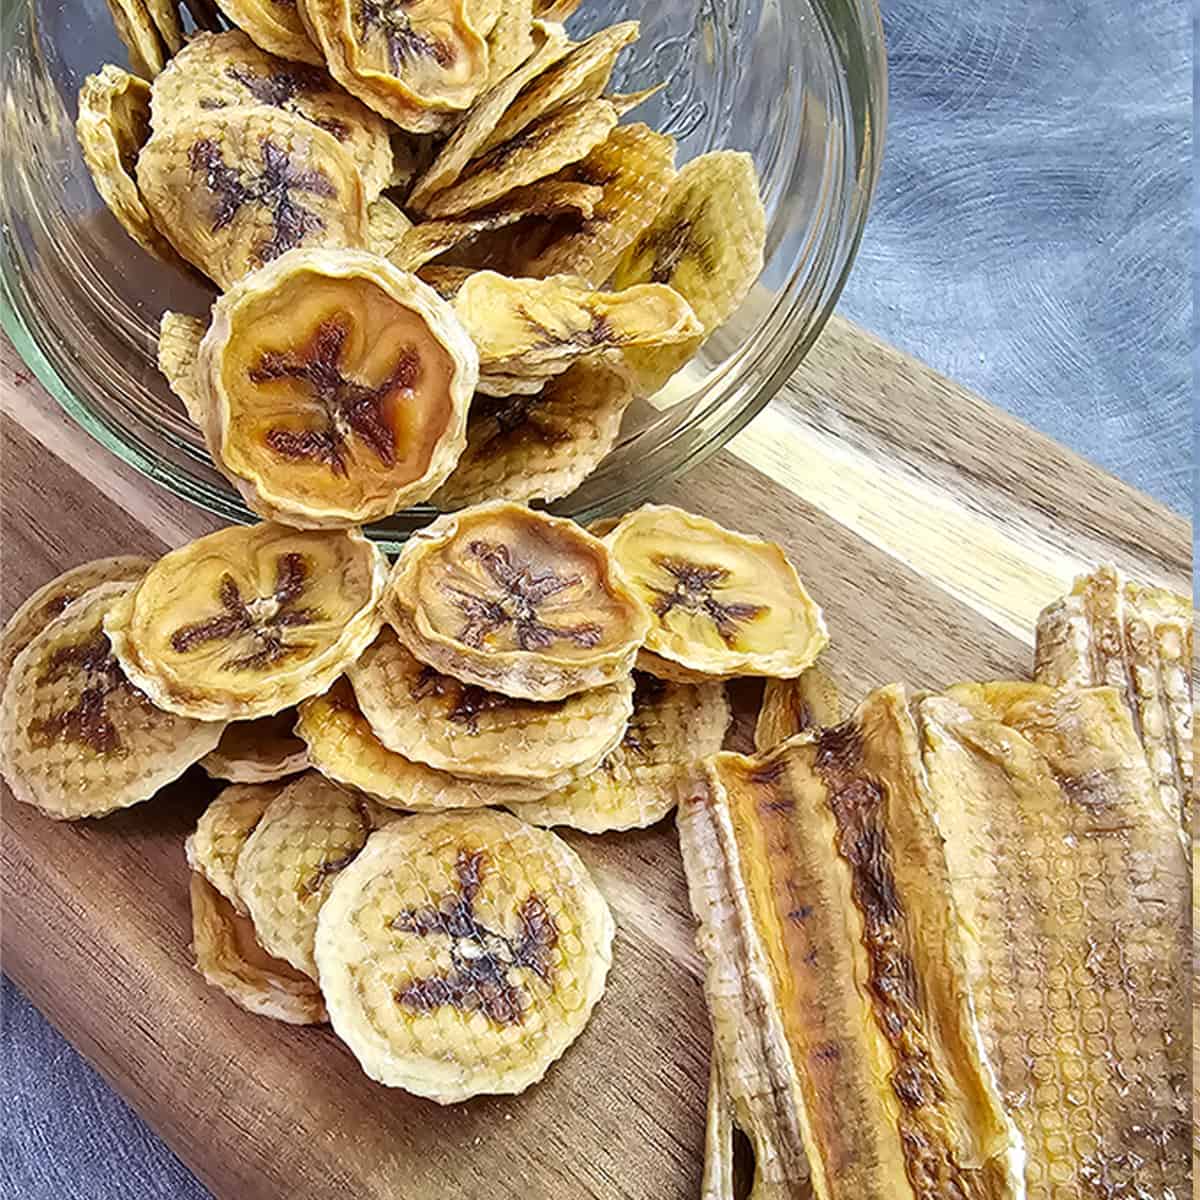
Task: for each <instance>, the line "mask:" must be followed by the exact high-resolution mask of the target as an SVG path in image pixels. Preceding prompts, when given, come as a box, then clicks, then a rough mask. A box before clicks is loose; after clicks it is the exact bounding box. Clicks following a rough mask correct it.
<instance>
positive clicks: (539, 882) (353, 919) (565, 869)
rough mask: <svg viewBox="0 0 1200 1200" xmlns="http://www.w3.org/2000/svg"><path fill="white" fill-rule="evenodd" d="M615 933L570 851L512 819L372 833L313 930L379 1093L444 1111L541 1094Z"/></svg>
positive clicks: (573, 1033)
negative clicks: (498, 1097)
mask: <svg viewBox="0 0 1200 1200" xmlns="http://www.w3.org/2000/svg"><path fill="white" fill-rule="evenodd" d="M612 938H613V920H612V915H611V914H610V913H609V910H608V905H607V904H606V903H605V901H604V897H603V896H602V895H601V894H600V892H599V890H598V889H597V887H596V885H595V884H594V883H593V882H592V880H591V878H590V876H589V875H588V872H587V869H586V867H584V865H583V863H582V862H581V861H580V860H579V858H578V856H577V855H576V854H575V852H574V851H573V850H571V848H570V847H569V846H567V844H566V843H565V842H563V841H562V840H561V839H559V838H557V837H556V836H555V835H554V834H552V833H548V832H546V831H545V830H541V829H534V828H533V827H532V826H529V825H526V824H524V823H522V822H521V821H518V820H517V819H516V818H515V817H512V816H509V815H508V814H507V813H499V812H492V811H488V810H484V811H480V812H472V813H436V814H429V815H424V816H415V817H408V818H406V819H405V820H403V821H400V822H398V823H397V824H396V825H393V826H392V827H391V828H389V829H385V830H382V831H381V832H380V833H377V834H374V835H373V836H372V837H371V840H370V841H369V842H368V844H367V848H366V850H364V851H363V852H362V854H360V855H359V857H358V859H357V860H356V861H355V862H354V863H352V864H351V865H350V866H349V867H347V868H346V870H345V871H343V872H342V874H341V875H340V877H339V878H338V880H337V882H336V883H335V885H334V887H333V889H332V891H331V893H330V896H329V899H328V900H327V901H326V902H325V905H324V907H323V908H322V910H321V914H320V918H319V920H318V923H317V938H316V960H317V966H318V968H319V970H320V978H321V989H322V991H323V992H324V994H325V1003H326V1005H327V1007H328V1009H329V1017H330V1021H331V1022H332V1024H333V1028H334V1030H335V1032H336V1033H337V1035H338V1036H339V1037H340V1038H341V1039H342V1040H343V1041H344V1042H345V1043H346V1044H347V1045H348V1046H349V1047H350V1049H351V1051H352V1052H353V1053H354V1055H355V1056H356V1057H357V1058H358V1060H359V1062H360V1063H361V1064H362V1067H363V1070H364V1071H366V1073H367V1074H368V1075H369V1076H370V1077H371V1078H372V1079H375V1080H377V1081H378V1082H380V1083H384V1084H387V1085H388V1086H389V1087H401V1088H404V1089H405V1090H407V1091H410V1092H413V1093H415V1094H417V1095H419V1096H426V1097H428V1098H429V1099H431V1100H436V1101H437V1102H438V1103H440V1104H452V1103H455V1102H457V1101H460V1100H466V1099H467V1098H469V1097H471V1096H476V1095H480V1094H483V1093H505V1094H512V1093H517V1092H522V1091H524V1090H525V1089H526V1088H527V1087H529V1086H530V1085H531V1084H533V1083H536V1082H537V1081H538V1080H539V1079H541V1078H542V1076H543V1075H544V1074H545V1073H546V1071H547V1070H548V1069H549V1067H550V1065H551V1064H552V1063H553V1062H554V1061H555V1060H556V1059H558V1058H559V1057H560V1056H561V1055H562V1054H563V1053H564V1052H565V1051H566V1049H567V1047H568V1046H569V1045H570V1044H571V1043H572V1042H573V1041H574V1040H575V1039H576V1038H577V1037H578V1036H579V1034H580V1033H582V1031H583V1029H584V1027H585V1026H586V1024H587V1022H588V1019H589V1017H590V1016H591V1012H592V1009H593V1008H594V1006H595V1004H596V1002H597V1001H598V1000H599V999H600V996H601V994H602V993H603V991H604V984H605V978H606V976H607V974H608V967H609V963H610V962H611V958H612Z"/></svg>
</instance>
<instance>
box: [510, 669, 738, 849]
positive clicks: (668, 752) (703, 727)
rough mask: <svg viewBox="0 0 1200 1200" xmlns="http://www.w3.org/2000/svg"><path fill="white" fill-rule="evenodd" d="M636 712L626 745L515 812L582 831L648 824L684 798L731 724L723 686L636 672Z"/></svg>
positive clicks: (531, 819) (525, 818) (539, 822)
mask: <svg viewBox="0 0 1200 1200" xmlns="http://www.w3.org/2000/svg"><path fill="white" fill-rule="evenodd" d="M636 678H637V688H636V690H635V692H634V697H633V717H632V719H631V720H630V722H629V728H628V729H627V730H626V731H625V737H624V739H623V740H622V741H621V744H620V745H619V746H617V748H616V749H615V750H613V752H612V753H611V754H609V756H608V757H607V758H606V759H605V760H604V762H603V763H601V764H600V769H599V770H598V771H592V772H591V773H589V774H588V775H586V776H584V777H583V778H581V779H580V780H578V782H576V783H573V784H570V785H568V786H567V787H565V788H562V789H560V790H559V791H557V792H551V793H550V794H549V795H547V796H544V797H543V798H542V799H541V800H535V801H534V802H533V803H532V804H514V805H512V806H511V808H512V811H513V812H514V813H516V815H517V816H518V817H520V818H521V820H523V821H528V822H529V823H530V824H531V825H569V826H570V827H571V828H573V829H581V830H583V831H584V832H585V833H608V832H611V831H614V830H619V829H644V828H645V827H646V826H648V825H653V824H655V823H656V822H658V821H661V820H662V818H663V817H665V816H666V815H667V813H669V812H671V810H672V809H674V807H675V806H676V804H679V803H681V802H682V801H684V800H685V799H686V798H687V797H688V795H689V794H690V792H691V790H692V788H693V787H694V785H695V783H696V778H697V769H696V764H697V763H698V762H699V761H700V760H701V759H702V758H706V757H707V756H708V755H710V754H716V753H717V751H718V750H720V749H721V746H722V744H723V742H724V740H725V730H726V729H727V728H728V727H729V716H730V711H729V702H728V701H727V700H726V698H725V687H724V685H723V684H721V683H711V682H710V683H702V684H698V685H693V684H687V683H669V682H667V681H666V680H665V679H655V678H654V676H653V675H642V674H639V675H638V676H637V677H636Z"/></svg>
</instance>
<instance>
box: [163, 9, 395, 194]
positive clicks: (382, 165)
mask: <svg viewBox="0 0 1200 1200" xmlns="http://www.w3.org/2000/svg"><path fill="white" fill-rule="evenodd" d="M255 105H266V106H268V107H270V108H279V109H283V110H284V111H285V112H289V113H291V114H292V115H293V116H297V117H303V118H304V119H305V120H306V121H311V122H312V123H313V124H314V125H316V126H318V127H320V128H321V129H323V130H325V132H326V133H328V134H330V135H331V136H332V137H333V138H334V139H335V140H336V141H338V142H340V143H341V144H342V145H343V146H344V147H345V149H346V150H348V151H349V152H350V155H351V157H352V158H353V159H354V162H355V165H356V166H357V167H358V170H359V173H360V174H361V175H362V181H363V188H364V189H365V192H366V198H367V200H368V201H370V200H374V199H375V198H376V197H377V196H378V195H379V193H380V192H381V191H382V190H383V189H384V188H385V187H387V186H388V185H389V184H390V182H391V177H392V144H391V134H390V131H389V128H388V124H387V122H386V121H385V120H384V119H383V118H382V117H381V116H379V114H378V113H375V112H372V111H371V109H369V108H367V106H366V105H365V104H362V103H360V102H359V101H358V100H355V99H354V97H353V96H348V95H347V94H346V93H345V92H344V91H343V90H342V89H341V88H340V87H338V86H337V84H335V83H334V82H333V80H332V79H331V78H330V77H329V75H327V74H326V73H325V72H324V71H322V70H320V69H318V68H316V67H312V66H309V65H307V64H305V63H297V62H289V61H288V60H287V59H283V58H278V57H276V56H275V55H273V54H268V53H267V52H266V51H264V50H260V49H259V48H258V46H256V45H255V44H254V43H253V42H252V41H251V40H250V38H249V37H247V36H246V34H244V33H243V32H242V31H241V30H240V29H231V30H227V31H226V32H224V33H200V34H197V35H196V36H195V37H193V38H192V40H191V41H190V42H189V43H188V44H187V46H186V47H184V49H183V50H181V51H180V52H179V53H178V54H176V55H175V57H174V58H173V59H171V61H170V63H168V64H167V68H166V70H165V71H163V72H162V74H161V75H159V76H158V78H157V79H155V81H154V88H153V91H152V93H151V98H150V111H151V120H152V123H153V125H154V128H155V129H156V130H161V129H165V128H167V127H168V126H170V125H172V124H174V123H175V122H176V121H178V120H179V119H180V118H181V117H185V116H191V115H194V114H195V113H196V112H197V111H211V110H212V109H218V108H232V107H237V106H241V107H246V106H255Z"/></svg>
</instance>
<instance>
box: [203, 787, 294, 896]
mask: <svg viewBox="0 0 1200 1200" xmlns="http://www.w3.org/2000/svg"><path fill="white" fill-rule="evenodd" d="M286 786H287V785H286V784H284V783H279V782H274V783H235V784H233V785H232V786H231V787H227V788H223V789H222V790H221V792H220V793H219V794H218V795H217V797H216V799H214V800H213V801H212V803H210V804H209V806H208V807H207V808H206V809H205V810H204V811H203V812H202V813H201V814H200V819H199V821H197V822H196V828H195V830H194V831H193V832H192V833H190V834H189V835H188V838H187V841H185V842H184V844H183V849H184V853H185V854H186V856H187V862H188V866H189V867H191V869H192V870H193V871H197V872H199V873H200V874H201V875H203V876H204V878H205V879H207V880H208V882H209V883H210V884H212V886H213V887H214V888H216V889H217V891H218V892H220V894H221V895H222V896H224V897H225V899H226V900H228V901H229V903H230V904H232V905H233V907H234V908H235V909H236V910H237V911H238V912H240V913H243V914H244V913H245V912H246V906H245V904H244V903H243V902H242V898H241V897H240V896H239V895H238V890H237V883H236V880H235V874H236V871H237V860H238V855H240V854H241V852H242V850H243V848H244V847H245V845H246V842H247V841H248V840H249V838H250V835H251V834H252V833H253V832H254V831H255V829H257V828H258V823H259V821H261V820H262V817H263V813H265V812H266V811H267V808H268V807H269V805H270V803H271V801H272V800H274V799H275V797H276V796H278V795H279V793H280V792H282V791H283V789H284V788H285V787H286Z"/></svg>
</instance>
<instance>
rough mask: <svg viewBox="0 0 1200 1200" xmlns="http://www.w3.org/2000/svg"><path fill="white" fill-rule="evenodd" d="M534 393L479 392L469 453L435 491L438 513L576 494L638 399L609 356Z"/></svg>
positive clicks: (569, 371) (584, 364) (574, 369)
mask: <svg viewBox="0 0 1200 1200" xmlns="http://www.w3.org/2000/svg"><path fill="white" fill-rule="evenodd" d="M532 383H533V386H534V388H535V389H536V391H535V394H534V395H519V394H518V395H511V396H508V397H496V398H493V397H490V396H483V395H477V396H476V397H475V401H474V403H473V404H472V406H471V414H470V419H469V421H468V423H467V448H466V450H464V451H463V454H462V457H461V458H460V459H459V460H458V465H457V466H456V467H455V468H454V470H453V471H452V472H451V473H450V478H449V479H447V480H446V482H445V483H444V484H442V486H441V488H440V489H439V490H438V491H437V492H436V493H434V497H433V500H434V503H435V504H437V505H438V507H439V508H443V509H452V508H462V507H464V506H466V505H468V504H478V503H481V502H482V501H484V500H488V499H499V500H557V499H558V498H559V497H560V496H566V495H569V494H570V493H571V492H573V491H574V490H575V489H576V488H577V487H578V486H579V485H580V484H581V483H582V482H583V481H584V480H585V479H586V478H587V477H588V476H589V475H590V474H591V473H592V472H593V471H594V470H595V469H596V467H597V466H599V464H600V462H601V460H602V459H603V458H604V456H605V455H606V454H607V453H608V452H609V451H610V450H611V449H612V447H613V445H614V443H615V442H616V440H617V436H618V435H619V433H620V431H621V417H622V416H623V415H624V412H625V410H626V408H628V407H629V404H630V402H631V401H632V400H633V389H632V388H631V386H630V383H629V379H628V378H627V376H626V375H625V373H624V372H623V371H622V370H621V369H620V368H619V367H618V366H616V365H614V364H612V363H610V362H607V361H605V359H604V358H603V357H596V358H592V359H584V360H581V361H580V362H577V363H575V365H574V366H572V367H569V368H568V369H567V371H566V372H565V373H564V374H562V375H558V376H556V377H555V378H553V379H551V380H549V381H548V382H546V383H545V384H544V385H542V384H541V382H540V381H539V380H533V381H532Z"/></svg>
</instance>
